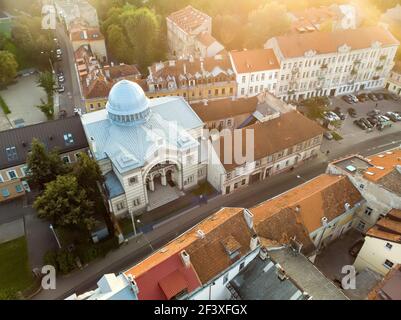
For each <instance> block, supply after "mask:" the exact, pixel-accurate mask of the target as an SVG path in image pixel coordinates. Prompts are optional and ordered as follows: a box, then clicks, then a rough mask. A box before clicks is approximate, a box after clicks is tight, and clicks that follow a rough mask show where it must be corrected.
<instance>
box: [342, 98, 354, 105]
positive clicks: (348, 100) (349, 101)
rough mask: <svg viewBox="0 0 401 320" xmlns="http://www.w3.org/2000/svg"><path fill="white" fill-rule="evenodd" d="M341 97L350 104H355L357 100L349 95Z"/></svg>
mask: <svg viewBox="0 0 401 320" xmlns="http://www.w3.org/2000/svg"><path fill="white" fill-rule="evenodd" d="M341 99H343V100H344V101H345V102H346V103H348V104H355V101H354V100H352V99H351V98H350V97H349V96H342V97H341Z"/></svg>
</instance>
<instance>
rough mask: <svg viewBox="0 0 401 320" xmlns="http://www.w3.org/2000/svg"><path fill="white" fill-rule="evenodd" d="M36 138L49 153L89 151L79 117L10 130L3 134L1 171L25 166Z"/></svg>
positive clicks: (1, 141)
mask: <svg viewBox="0 0 401 320" xmlns="http://www.w3.org/2000/svg"><path fill="white" fill-rule="evenodd" d="M65 135H67V136H66V141H65V139H64V136H65ZM68 135H71V136H68ZM33 138H37V139H38V140H40V141H41V142H42V143H44V145H45V146H46V148H47V150H53V149H54V148H58V149H59V151H60V153H66V152H70V151H74V150H78V149H82V148H87V147H88V141H87V140H86V136H85V132H84V130H83V127H82V123H81V119H80V117H79V116H73V117H68V118H64V119H58V120H53V121H47V122H42V123H38V124H34V125H30V126H26V127H22V128H15V129H9V130H5V131H1V132H0V169H5V168H9V167H13V166H17V165H21V164H24V163H25V162H26V158H27V155H28V152H29V151H30V149H31V147H30V145H31V142H32V139H33ZM10 155H11V156H10Z"/></svg>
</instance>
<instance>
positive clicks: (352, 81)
mask: <svg viewBox="0 0 401 320" xmlns="http://www.w3.org/2000/svg"><path fill="white" fill-rule="evenodd" d="M398 46H399V41H398V40H397V39H396V38H395V37H394V36H393V35H392V34H391V33H390V32H389V31H388V30H386V29H384V28H382V27H366V28H359V29H354V30H336V31H333V32H320V31H319V32H311V33H305V34H290V35H284V36H279V37H274V38H271V39H269V40H268V41H267V42H266V44H265V48H271V49H273V50H274V52H275V55H276V57H277V59H278V61H279V63H280V73H279V75H278V84H277V90H276V92H275V94H276V96H278V97H280V98H282V99H284V100H292V99H305V98H310V97H315V96H337V95H342V94H347V93H352V92H356V91H359V90H372V89H373V90H374V89H381V88H384V86H385V82H386V80H387V78H388V76H389V74H390V72H391V69H392V68H393V66H394V57H395V54H396V51H397V49H398Z"/></svg>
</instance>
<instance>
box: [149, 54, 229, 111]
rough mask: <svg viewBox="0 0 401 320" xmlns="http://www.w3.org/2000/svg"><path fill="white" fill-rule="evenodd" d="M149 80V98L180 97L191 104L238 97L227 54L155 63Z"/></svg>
mask: <svg viewBox="0 0 401 320" xmlns="http://www.w3.org/2000/svg"><path fill="white" fill-rule="evenodd" d="M146 83H147V88H148V91H147V92H146V94H147V96H148V97H149V98H158V97H165V96H180V97H183V98H184V99H185V100H187V101H188V102H189V103H196V102H199V101H203V100H214V99H222V98H228V97H235V96H236V88H237V83H236V81H235V74H234V71H233V67H232V65H231V61H230V58H229V57H228V55H226V54H224V55H217V56H214V57H212V58H205V59H203V58H188V59H180V60H170V61H166V62H159V63H155V64H153V65H152V66H151V67H149V76H148V77H147V79H146Z"/></svg>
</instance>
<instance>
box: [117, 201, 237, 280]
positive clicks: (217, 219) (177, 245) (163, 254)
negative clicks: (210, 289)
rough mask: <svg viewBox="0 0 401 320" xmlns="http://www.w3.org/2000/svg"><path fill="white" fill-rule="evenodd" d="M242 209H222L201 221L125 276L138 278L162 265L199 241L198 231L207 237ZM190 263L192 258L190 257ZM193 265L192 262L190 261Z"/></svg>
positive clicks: (128, 271)
mask: <svg viewBox="0 0 401 320" xmlns="http://www.w3.org/2000/svg"><path fill="white" fill-rule="evenodd" d="M242 212H243V209H242V208H223V209H221V210H220V211H218V212H216V213H215V214H214V215H212V216H211V217H209V218H207V219H205V220H203V221H202V222H200V223H199V224H197V225H196V226H194V227H193V228H192V229H190V230H189V231H187V232H185V233H184V234H183V235H181V236H180V237H178V238H176V239H174V240H173V241H171V242H170V243H169V244H167V245H166V246H164V247H163V248H162V249H160V250H158V251H157V252H155V253H153V254H152V255H151V256H149V257H148V258H146V259H145V260H143V261H142V262H140V263H138V264H137V265H136V266H134V267H132V268H131V269H129V270H127V271H126V272H125V274H127V275H128V274H131V275H132V276H134V277H139V276H141V275H142V274H144V273H145V272H147V271H149V270H151V269H152V268H154V267H156V266H157V265H159V264H160V263H162V262H163V261H164V260H166V259H167V258H169V257H171V256H172V255H175V254H177V253H180V252H181V251H182V250H186V249H187V248H188V247H189V246H190V245H191V244H193V243H194V242H197V241H199V236H198V235H197V231H198V230H202V231H203V232H204V234H205V236H206V237H207V236H208V234H210V233H211V232H213V231H214V230H216V229H219V228H220V227H221V226H222V225H223V224H224V223H225V222H227V221H228V220H230V219H231V218H233V217H234V216H236V215H238V214H241V215H242ZM191 261H192V257H191ZM192 263H193V261H192ZM193 264H194V263H193ZM196 271H197V272H198V270H196Z"/></svg>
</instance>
